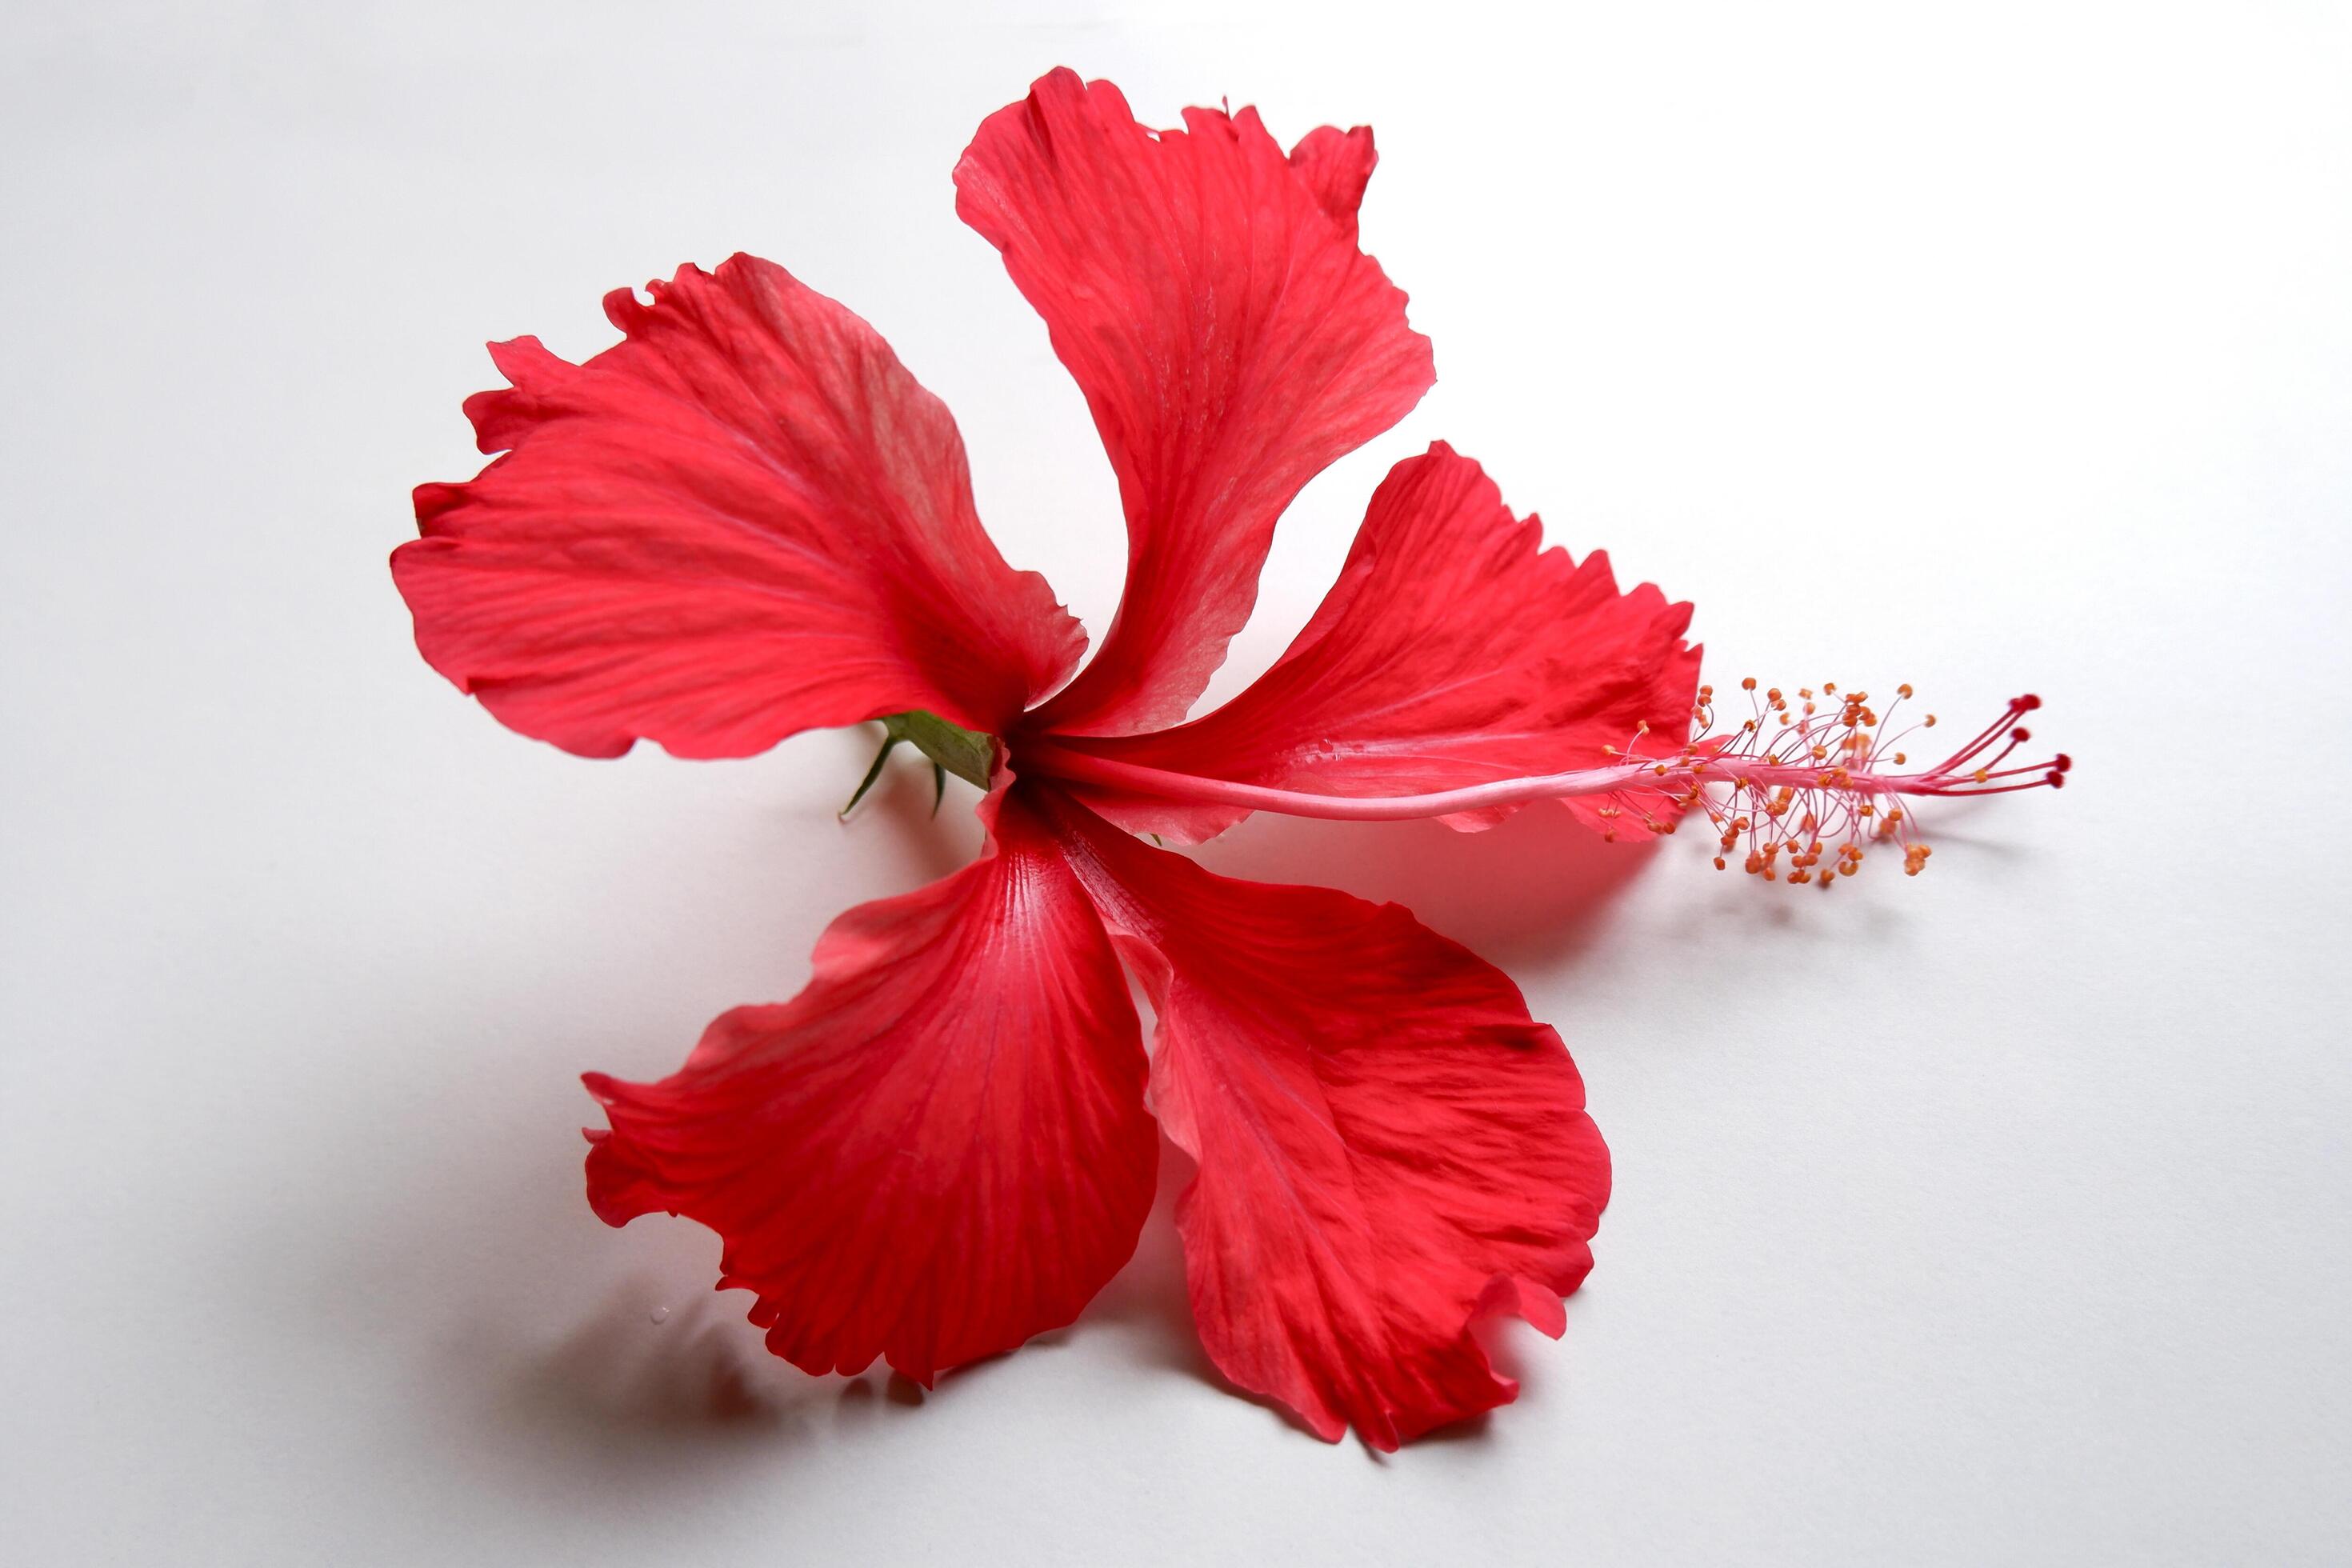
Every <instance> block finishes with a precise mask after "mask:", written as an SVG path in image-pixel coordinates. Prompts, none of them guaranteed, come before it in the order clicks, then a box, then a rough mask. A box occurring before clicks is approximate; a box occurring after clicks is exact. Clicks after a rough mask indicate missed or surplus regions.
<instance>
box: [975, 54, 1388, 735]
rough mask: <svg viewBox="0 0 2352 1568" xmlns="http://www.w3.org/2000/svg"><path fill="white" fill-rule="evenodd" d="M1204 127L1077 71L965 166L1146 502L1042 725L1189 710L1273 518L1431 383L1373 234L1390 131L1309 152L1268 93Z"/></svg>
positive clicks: (1053, 84) (1196, 117) (1129, 499)
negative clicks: (1170, 126)
mask: <svg viewBox="0 0 2352 1568" xmlns="http://www.w3.org/2000/svg"><path fill="white" fill-rule="evenodd" d="M1184 123H1185V126H1186V130H1184V131H1181V132H1178V131H1167V132H1151V131H1148V130H1146V129H1145V128H1144V127H1142V126H1141V125H1139V124H1137V123H1136V121H1135V119H1134V116H1133V115H1132V114H1131V113H1130V112H1129V109H1128V106H1127V100H1125V99H1123V98H1121V97H1120V96H1119V92H1118V89H1117V88H1115V87H1113V86H1111V85H1110V84H1109V83H1108V82H1100V81H1098V82H1094V83H1090V84H1087V83H1081V82H1080V81H1079V79H1078V78H1077V77H1076V75H1075V74H1074V73H1072V72H1070V71H1067V70H1057V71H1055V72H1054V73H1053V74H1051V75H1050V76H1046V77H1045V78H1043V79H1040V80H1039V81H1038V82H1037V83H1036V85H1035V86H1034V88H1033V89H1031V90H1030V94H1029V97H1028V98H1027V99H1026V100H1024V101H1022V102H1020V103H1016V104H1013V105H1012V106H1011V107H1009V108H1006V109H1003V110H999V111H997V112H996V113H994V114H992V115H991V116H989V118H988V119H987V121H984V122H983V123H982V126H981V128H980V132H979V133H978V134H977V135H976V136H975V137H974V138H973V139H972V143H971V148H970V149H969V150H968V151H966V153H964V155H963V160H962V162H961V163H959V164H958V165H957V166H956V176H955V177H956V189H957V199H956V210H957V211H958V212H959V213H961V215H962V216H963V219H964V221H965V222H967V223H969V224H971V226H972V227H974V228H975V229H978V230H979V231H980V233H981V234H982V235H983V236H984V237H987V239H988V240H989V242H990V243H991V244H992V245H994V246H995V247H997V248H998V249H999V250H1001V251H1003V254H1004V265H1005V268H1006V270H1007V271H1009V272H1010V273H1011V274H1012V276H1013V282H1014V283H1015V284H1016V285H1017V286H1018V287H1019V288H1020V289H1021V292H1022V293H1023V294H1024V296H1026V297H1027V299H1028V300H1029V302H1030V303H1031V304H1032V305H1034V306H1035V307H1036V309H1037V311H1038V313H1039V314H1040V315H1042V316H1044V317H1045V324H1046V326H1047V327H1048V328H1049V329H1050V331H1051V333H1052V337H1053V343H1054V352H1055V353H1056V354H1058V355H1059V356H1060V357H1061V360H1062V363H1063V364H1065V365H1066V366H1067V367H1068V369H1069V372H1070V374H1071V375H1073V376H1074V377H1076V380H1077V383H1078V385H1079V387H1080V388H1081V389H1082V390H1083V391H1084V392H1085V394H1086V397H1087V406H1088V408H1090V409H1091V410H1092V411H1093V414H1094V418H1095V425H1096V426H1097V429H1098V430H1099V431H1100V432H1101V435H1102V439H1103V445H1104V447H1106V448H1107V449H1108V452H1109V454H1110V460H1111V466H1112V467H1113V468H1114V469H1116V470H1117V472H1118V487H1119V497H1120V500H1121V501H1122V502H1123V503H1124V505H1125V508H1126V512H1127V526H1128V569H1127V587H1126V593H1125V595H1124V597H1123V598H1122V600H1121V602H1120V605H1119V609H1118V616H1117V618H1116V619H1115V620H1114V621H1113V622H1112V623H1111V627H1110V630H1109V632H1108V634H1107V635H1106V636H1105V637H1104V639H1103V644H1102V647H1101V649H1100V651H1099V653H1098V654H1097V657H1096V658H1095V659H1094V661H1093V662H1092V663H1091V664H1090V665H1088V666H1087V668H1086V669H1085V670H1083V671H1081V672H1080V673H1079V675H1078V678H1077V679H1076V680H1075V681H1073V682H1072V683H1071V684H1070V685H1069V686H1068V687H1067V688H1066V689H1064V690H1063V691H1062V692H1061V693H1060V694H1059V695H1058V696H1056V697H1055V698H1054V699H1053V700H1052V701H1050V702H1049V703H1047V704H1046V706H1045V709H1044V710H1043V714H1042V717H1041V719H1040V721H1039V722H1040V723H1043V724H1045V725H1049V726H1050V727H1053V728H1055V729H1059V730H1063V731H1071V732H1086V733H1096V734H1124V733H1129V732H1131V731H1138V730H1146V729H1151V728H1155V727H1157V726H1159V725H1162V724H1167V723H1172V722H1174V721H1177V720H1180V719H1181V718H1182V717H1183V716H1184V713H1185V711H1186V710H1188V709H1189V708H1190V707H1191V706H1192V700H1193V699H1194V698H1196V697H1198V696H1199V695H1200V694H1201V691H1202V689H1203V688H1204V687H1205V686H1206V685H1207V684H1208V680H1209V678H1210V676H1211V675H1212V674H1213V673H1214V672H1215V670H1216V668H1217V666H1218V665H1219V664H1220V663H1222V662H1223V659H1224V653H1225V644H1226V642H1227V641H1228V640H1229V639H1230V638H1231V637H1233V635H1234V633H1235V632H1236V631H1238V630H1240V629H1241V626H1242V625H1243V623H1244V622H1245V621H1247V620H1248V618H1249V613H1250V607H1251V605H1252V604H1253V603H1254V602H1255V599H1256V596H1257V574H1258V570H1259V568H1260V567H1261V566H1262V565H1263V564H1264V563H1265V553H1266V549H1267V546H1268V545H1269V543H1270V542H1271V541H1272V539H1273V536H1274V525H1275V520H1276V518H1277V517H1279V516H1280V515H1281V513H1282V510H1283V509H1284V508H1285V507H1286V506H1288V505H1289V504H1290V500H1291V498H1292V497H1294V496H1296V495H1297V493H1298V491H1299V489H1300V488H1301V487H1302V486H1304V485H1305V484H1306V483H1307V480H1308V479H1312V478H1313V477H1314V476H1315V475H1316V474H1317V473H1318V472H1320V471H1321V470H1322V469H1323V468H1325V467H1326V466H1328V464H1329V463H1330V462H1331V461H1332V460H1333V459H1334V458H1339V457H1340V456H1341V455H1342V454H1344V453H1346V452H1348V451H1349V450H1351V449H1353V448H1354V447H1359V446H1360V445H1362V444H1363V443H1364V442H1365V441H1368V440H1370V438H1371V437H1374V436H1376V435H1378V434H1380V432H1381V431H1382V430H1385V429H1387V428H1388V427H1389V426H1391V425H1393V424H1395V423H1396V422H1397V420H1399V419H1400V418H1402V417H1403V416H1404V414H1405V412H1406V410H1408V409H1410V408H1411V407H1412V405H1414V404H1415V403H1416V402H1418V401H1419V400H1420V398H1421V395H1422V394H1423V392H1425V391H1427V390H1428V388H1429V386H1430V384H1431V382H1432V380H1433V371H1432V369H1431V366H1430V357H1429V340H1428V339H1426V338H1423V336H1421V335H1420V334H1419V333H1417V332H1415V331H1412V329H1411V328H1410V327H1408V326H1407V325H1406V324H1405V316H1404V304H1405V299H1404V295H1403V293H1402V291H1400V290H1399V289H1397V288H1396V287H1395V286H1394V285H1392V284H1391V283H1390V282H1389V280H1388V279H1387V277H1386V276H1385V275H1384V274H1383V273H1382V272H1381V269H1380V267H1379V265H1378V264H1377V263H1375V262H1374V261H1373V260H1372V259H1371V258H1370V257H1367V256H1365V255H1364V254H1363V253H1362V252H1361V251H1360V250H1358V249H1357V248H1356V243H1355V210H1356V204H1357V202H1358V201H1359V200H1360V198H1361V196H1362V195H1363V188H1364V181H1365V180H1366V179H1368V178H1369V177H1370V173H1371V164H1372V146H1371V135H1370V132H1368V131H1359V132H1350V133H1349V134H1348V135H1346V136H1344V137H1343V136H1341V135H1340V134H1339V132H1336V131H1330V130H1328V129H1327V130H1325V131H1322V132H1316V133H1314V134H1313V135H1310V136H1309V137H1307V139H1306V140H1305V141H1303V142H1301V143H1300V144H1299V150H1298V154H1297V164H1296V165H1294V164H1293V163H1292V161H1291V160H1290V159H1287V158H1286V157H1285V156H1284V155H1283V153H1282V149H1281V148H1280V147H1279V146H1277V145H1276V142H1275V141H1274V139H1273V138H1272V137H1271V136H1269V135H1267V134H1266V132H1265V126H1263V125H1262V124H1260V123H1259V121H1258V117H1257V114H1256V111H1255V110H1248V109H1244V110H1242V111H1241V112H1240V113H1239V114H1234V115H1227V114H1224V113H1222V112H1220V111H1217V110H1206V109H1191V110H1185V111H1184Z"/></svg>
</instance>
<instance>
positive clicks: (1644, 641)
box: [1066, 441, 1699, 843]
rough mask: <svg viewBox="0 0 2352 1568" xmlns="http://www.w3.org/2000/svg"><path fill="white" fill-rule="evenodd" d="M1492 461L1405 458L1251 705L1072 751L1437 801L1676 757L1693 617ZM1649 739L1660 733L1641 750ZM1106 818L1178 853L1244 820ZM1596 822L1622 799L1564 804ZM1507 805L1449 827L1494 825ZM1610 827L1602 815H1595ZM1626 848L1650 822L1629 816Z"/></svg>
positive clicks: (1690, 665)
mask: <svg viewBox="0 0 2352 1568" xmlns="http://www.w3.org/2000/svg"><path fill="white" fill-rule="evenodd" d="M1542 542H1543V530H1542V525H1541V524H1540V523H1539V522H1538V521H1537V520H1536V519H1535V518H1534V517H1532V516H1530V517H1528V518H1527V519H1525V520H1524V521H1522V520H1520V519H1517V518H1514V517H1513V516H1512V515H1511V511H1510V509H1509V508H1508V507H1507V506H1505V505H1504V504H1503V499H1502V494H1501V492H1500V491H1499V490H1498V489H1496V486H1495V482H1494V481H1493V480H1492V479H1488V478H1487V477H1486V473H1485V471H1484V470H1482V469H1481V468H1479V467H1478V465H1477V464H1476V463H1474V462H1472V461H1471V460H1470V459H1469V458H1465V457H1463V456H1461V455H1460V454H1459V453H1457V452H1455V451H1454V449H1453V448H1452V447H1448V446H1446V445H1445V444H1444V442H1442V441H1441V442H1439V443H1437V444H1436V445H1434V446H1433V447H1430V449H1429V451H1428V452H1427V453H1425V454H1424V455H1423V456H1421V457H1418V458H1407V459H1406V460H1405V461H1403V462H1402V463H1399V464H1398V465H1397V466H1396V467H1395V468H1393V469H1391V471H1390V473H1389V476H1388V478H1387V479H1385V480H1383V481H1382V482H1381V487H1380V489H1379V490H1378V491H1376V492H1375V493H1374V495H1373V497H1372V501H1371V506H1370V509H1369V510H1367V511H1366V513H1365V515H1364V523H1363V527H1362V529H1361V530H1360V531H1359V532H1358V533H1357V535H1356V542H1355V546H1354V548H1353V549H1352V550H1351V551H1350V552H1349V556H1348V562H1347V564H1346V565H1345V567H1343V568H1342V569H1341V572H1340V574H1339V581H1338V583H1336V584H1333V586H1332V589H1331V592H1330V593H1329V594H1328V595H1326V596H1325V598H1324V601H1323V604H1322V606H1321V608H1319V609H1318V610H1317V612H1316V614H1315V618H1314V619H1313V620H1311V621H1309V622H1308V623H1307V626H1306V629H1305V630H1303V631H1301V632H1300V633H1299V634H1298V637H1297V640H1296V641H1294V642H1293V643H1292V644H1291V645H1290V648H1289V650H1288V651H1287V652H1286V653H1285V654H1284V655H1283V656H1282V658H1281V659H1280V660H1279V661H1278V662H1276V664H1275V666H1274V667H1273V668H1271V669H1269V670H1267V671H1266V673H1265V675H1264V676H1262V677H1260V678H1259V679H1258V680H1257V681H1256V682H1255V684H1254V685H1252V686H1251V687H1250V688H1249V689H1247V690H1245V691H1244V692H1242V693H1241V694H1240V695H1239V696H1237V697H1235V698H1234V700H1232V701H1230V702H1228V703H1226V704H1225V705H1224V706H1223V707H1221V708H1219V709H1217V710H1214V711H1213V712H1210V713H1207V714H1204V715H1203V716H1202V717H1201V718H1199V719H1197V720H1194V721H1192V723H1189V724H1185V725H1182V726H1181V727H1179V728H1176V729H1173V730H1168V731H1160V732H1159V733H1156V734H1150V735H1136V736H1129V737H1124V738H1120V739H1116V740H1108V741H1083V742H1066V743H1068V744H1071V745H1073V746H1075V747H1076V748H1077V749H1080V750H1084V751H1087V752H1092V753H1095V754H1097V755H1100V756H1106V757H1109V758H1113V759H1115V760H1118V761H1120V762H1127V763H1142V764H1145V765H1147V766H1150V767H1155V768H1160V769H1164V770H1170V771H1174V772H1179V773H1193V774H1197V775H1201V776H1204V777H1210V778H1219V779H1229V780H1234V781H1236V782H1239V783H1243V784H1266V785H1272V786H1275V787H1278V788H1285V789H1292V790H1299V791H1306V792H1310V793H1316V794H1322V795H1421V794H1427V793H1431V792H1433V791H1437V790H1444V789H1454V788H1457V787H1459V786H1462V785H1465V784H1481V783H1485V782H1486V781H1488V780H1491V779H1498V778H1511V777H1518V776H1525V775H1528V774H1531V773H1561V772H1566V771H1568V770H1570V769H1572V768H1587V767H1599V766H1601V765H1603V764H1605V763H1608V762H1610V761H1611V760H1612V759H1611V757H1610V755H1609V754H1608V752H1606V751H1605V750H1604V748H1606V747H1610V746H1614V747H1617V748H1619V749H1620V750H1621V751H1632V750H1649V751H1654V752H1673V751H1675V749H1676V748H1677V747H1679V745H1680V744H1681V742H1682V741H1683V739H1684V737H1685V735H1687V734H1688V733H1689V721H1690V711H1691V703H1692V700H1693V699H1694V697H1695V695H1696V688H1697V683H1698V670H1699V650H1698V649H1697V648H1696V647H1692V646H1690V645H1689V644H1687V643H1685V642H1684V641H1683V637H1682V634H1683V631H1684V628H1685V627H1686V626H1688V625H1689V624H1690V613H1691V610H1690V606H1689V605H1686V604H1672V605H1670V604H1668V603H1667V602H1666V598H1665V595H1663V594H1661V593H1660V592H1659V591H1658V590H1657V589H1656V588H1654V587H1653V586H1651V585H1650V584H1646V583H1644V584H1642V585H1641V586H1639V587H1637V588H1634V589H1633V590H1632V591H1630V592H1622V593H1621V592H1620V591H1619V589H1618V587H1617V582H1616V579H1615V577H1614V576H1613V575H1612V574H1611V572H1610V568H1609V557H1608V555H1607V554H1606V553H1605V552H1601V551H1597V550H1596V551H1594V552H1591V554H1589V555H1587V556H1586V557H1585V558H1584V559H1583V560H1582V561H1581V562H1579V561H1576V560H1573V559H1571V558H1570V555H1569V554H1568V552H1566V551H1564V550H1559V549H1551V550H1545V549H1543V548H1542ZM1644 724H1647V725H1648V726H1649V727H1650V729H1651V731H1652V733H1651V734H1650V735H1649V736H1647V737H1640V738H1639V739H1638V741H1637V736H1638V735H1639V731H1640V729H1641V727H1642V726H1643V725H1644ZM1084 793H1085V795H1086V798H1087V801H1088V802H1089V804H1091V805H1094V806H1095V808H1096V809H1097V810H1098V811H1099V812H1101V813H1102V814H1103V815H1104V816H1108V817H1110V818H1111V819H1112V820H1113V821H1115V822H1118V824H1119V825H1120V826H1124V827H1128V828H1129V829H1131V830H1133V831H1137V832H1155V833H1159V834H1161V835H1163V836H1164V837H1170V838H1173V839H1175V840H1176V841H1178V842H1180V843H1199V842H1202V840H1204V839H1207V838H1210V837H1214V836H1215V835H1216V834H1218V833H1221V832H1223V830H1224V829H1225V828H1226V827H1228V826H1232V825H1233V823H1234V822H1235V821H1236V820H1238V819H1239V818H1240V817H1242V816H1245V815H1247V814H1246V813H1245V812H1244V810H1242V809H1241V808H1238V807H1233V806H1223V805H1169V804H1165V803H1160V802H1154V801H1148V800H1144V799H1141V798H1139V797H1137V796H1132V795H1117V794H1112V793H1109V792H1107V791H1096V790H1087V791H1086V792H1084ZM1567 804H1568V805H1570V808H1571V809H1573V810H1575V811H1577V812H1578V813H1579V814H1580V815H1582V816H1588V817H1590V816H1591V813H1592V812H1593V810H1594V809H1595V808H1596V807H1597V806H1600V805H1607V804H1608V803H1607V801H1606V800H1605V799H1595V800H1571V801H1570V802H1568V803H1567ZM1510 809H1511V808H1509V807H1503V808H1499V809H1496V810H1490V811H1486V812H1481V813H1477V814H1475V815H1464V816H1454V817H1449V818H1447V819H1446V820H1448V821H1449V822H1452V823H1453V824H1454V826H1460V827H1482V826H1488V825H1489V824H1491V823H1492V822H1494V821H1496V820H1497V819H1498V818H1499V817H1501V816H1506V815H1507V814H1508V812H1509V810H1510ZM1595 820H1597V819H1595ZM1612 826H1614V827H1615V829H1616V830H1617V831H1618V832H1619V833H1620V834H1621V835H1622V836H1624V837H1641V836H1643V829H1642V827H1641V826H1640V824H1639V822H1638V820H1637V819H1636V816H1622V817H1618V818H1615V819H1613V821H1612Z"/></svg>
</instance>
